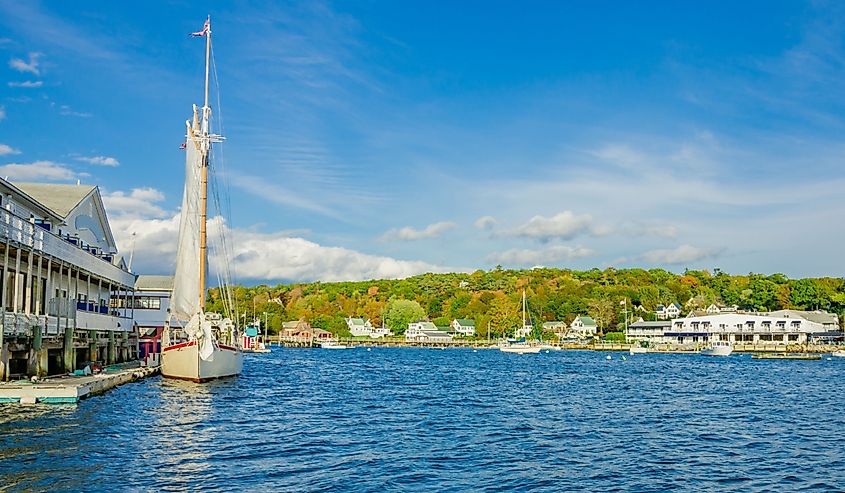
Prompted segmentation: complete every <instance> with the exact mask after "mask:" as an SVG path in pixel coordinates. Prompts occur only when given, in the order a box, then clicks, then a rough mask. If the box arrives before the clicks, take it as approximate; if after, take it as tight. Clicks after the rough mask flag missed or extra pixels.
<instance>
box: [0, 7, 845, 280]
mask: <svg viewBox="0 0 845 493" xmlns="http://www.w3.org/2000/svg"><path fill="white" fill-rule="evenodd" d="M207 9H210V10H207ZM207 15H211V21H212V24H211V25H212V32H213V37H212V39H213V43H212V44H213V59H214V70H213V72H214V73H216V77H212V84H211V85H212V88H211V106H212V110H213V112H214V125H215V128H216V129H218V130H219V131H220V132H221V133H222V134H223V135H224V136H225V137H226V142H225V143H223V144H220V145H218V146H217V148H216V149H215V154H214V159H213V163H214V169H215V177H216V178H215V179H216V183H217V187H216V190H218V192H219V195H220V197H221V198H220V207H219V208H218V209H216V210H217V212H215V214H219V217H217V218H216V219H215V221H214V224H213V225H212V230H214V231H217V232H221V231H222V232H225V236H226V238H227V242H228V243H227V244H228V246H229V250H230V257H231V264H230V265H231V268H232V271H233V274H234V276H235V279H236V280H237V281H239V282H242V283H246V284H254V283H280V282H281V283H287V282H300V281H316V280H319V281H342V280H365V279H373V278H401V277H407V276H411V275H416V274H420V273H425V272H455V271H460V272H471V271H474V270H476V269H491V268H494V267H495V266H497V265H501V266H502V267H504V268H531V267H535V266H545V267H561V268H573V269H590V268H594V267H597V268H600V269H604V268H607V267H615V268H630V267H641V268H655V267H658V268H664V269H668V270H671V271H673V272H683V271H684V270H685V269H711V270H712V269H715V268H718V269H721V270H722V271H725V272H729V273H735V274H744V273H748V272H762V273H784V274H786V275H788V276H790V277H806V276H843V275H845V263H843V262H842V255H841V252H842V245H843V243H845V233H844V232H843V228H842V219H843V217H845V203H843V200H842V194H843V191H845V174H843V166H842V161H843V155H845V154H843V151H845V145H843V140H842V139H843V135H845V134H843V130H845V7H843V6H842V5H840V4H838V3H837V2H829V3H828V2H799V1H793V2H770V1H767V2H740V4H737V2H706V3H700V4H695V3H694V2H602V1H595V2H580V1H573V2H541V1H529V2H496V1H485V2H481V1H466V2H437V1H435V2H430V1H429V2H414V1H408V2H390V1H349V2H324V1H319V0H317V1H314V0H309V1H303V2H299V1H290V2H260V1H259V2H213V3H211V2H206V3H200V2H188V1H174V2H158V1H149V2H145V3H144V4H143V8H138V7H137V4H136V3H130V2H106V1H90V2H84V3H78V2H35V1H32V2H18V1H13V0H0V81H2V85H0V176H3V177H4V178H7V179H9V180H10V181H12V182H14V181H38V182H57V183H76V182H77V181H79V182H81V183H84V184H93V185H97V186H99V187H100V191H101V193H102V195H103V198H104V202H105V204H106V208H107V212H108V214H109V218H110V222H111V227H112V230H113V232H114V235H115V237H116V239H117V242H118V247H119V248H120V250H121V251H122V252H123V253H125V254H126V253H127V252H129V251H133V252H134V255H133V266H132V267H133V270H134V271H135V272H138V273H142V274H166V273H170V272H172V271H173V266H174V255H175V250H176V235H177V230H178V223H179V216H178V214H179V206H180V204H181V196H182V187H183V178H184V156H183V152H184V151H182V150H180V148H179V145H180V144H181V143H182V142H183V141H184V122H185V120H186V119H187V118H189V117H190V114H191V104H193V103H197V104H200V105H201V104H202V96H203V94H202V92H203V71H204V48H205V47H204V38H191V37H189V36H188V33H190V32H192V31H198V30H200V29H201V28H202V24H203V21H204V20H205V18H206V16H207ZM212 75H214V74H212ZM219 251H220V250H219V249H218V252H219ZM218 257H219V255H215V260H219V259H218Z"/></svg>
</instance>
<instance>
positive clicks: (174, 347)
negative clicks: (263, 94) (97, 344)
mask: <svg viewBox="0 0 845 493" xmlns="http://www.w3.org/2000/svg"><path fill="white" fill-rule="evenodd" d="M210 23H211V20H210V19H209V20H207V21H206V22H205V25H204V26H203V30H202V31H200V32H198V33H194V35H196V36H205V38H206V39H205V105H204V106H203V107H202V108H201V111H202V114H201V115H198V113H197V110H198V108H197V107H196V105H194V111H193V118H192V120H188V121H187V122H185V123H186V126H187V133H186V136H185V189H184V194H183V196H182V209H181V222H180V224H179V243H178V249H177V252H176V275H175V276H174V281H173V294H172V297H171V303H170V316H169V317H170V318H169V319H168V320H167V322H166V323H165V329H164V332H163V334H162V354H161V374H162V375H163V376H164V377H167V378H177V379H182V380H191V381H194V382H206V381H209V380H213V379H216V378H223V377H229V376H235V375H239V374H240V373H241V369H242V367H243V353H242V352H241V341H240V337H239V334H238V329H237V327H236V326H235V324H234V322H232V320H231V319H229V318H227V317H223V316H221V315H219V314H216V313H206V312H205V274H206V271H207V266H206V260H207V257H208V255H207V246H206V242H207V237H206V216H207V214H208V207H207V203H208V200H207V198H208V169H209V162H208V160H209V150H210V149H211V144H212V143H213V142H222V140H223V138H222V137H221V136H219V135H215V134H212V133H209V120H210V118H211V108H210V107H209V106H208V68H209V56H210V52H211V26H210ZM222 267H223V268H221V269H218V271H220V272H223V273H224V275H223V277H225V273H226V272H227V271H228V270H227V269H225V266H222ZM222 291H223V292H224V293H226V291H227V290H226V287H225V286H223V289H222ZM223 298H224V299H227V298H228V296H227V295H224V296H223ZM228 299H229V300H230V299H231V298H228ZM226 305H227V304H226V303H224V306H226ZM228 306H231V304H228ZM180 321H182V322H180ZM184 321H187V323H183V322H184Z"/></svg>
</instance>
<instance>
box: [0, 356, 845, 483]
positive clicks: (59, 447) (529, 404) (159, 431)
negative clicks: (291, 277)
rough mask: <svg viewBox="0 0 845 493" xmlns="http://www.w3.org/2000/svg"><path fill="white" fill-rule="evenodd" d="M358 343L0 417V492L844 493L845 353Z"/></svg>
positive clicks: (9, 410)
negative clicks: (206, 379) (717, 353)
mask: <svg viewBox="0 0 845 493" xmlns="http://www.w3.org/2000/svg"><path fill="white" fill-rule="evenodd" d="M607 355H611V353H600V352H591V351H551V352H549V353H545V352H543V353H541V354H534V355H518V354H506V353H501V352H499V351H495V350H477V351H476V350H472V349H449V350H432V349H412V348H373V349H371V350H368V349H365V348H356V349H350V350H341V351H329V350H319V349H313V350H304V349H277V348H273V352H272V353H271V354H264V355H261V354H250V355H246V357H245V361H244V373H243V375H242V376H241V377H239V378H236V379H230V380H226V381H219V382H214V383H210V384H204V385H197V384H192V383H185V382H179V381H171V380H163V379H162V378H161V377H154V378H149V379H146V380H144V381H141V382H138V383H133V384H128V385H124V386H122V387H120V388H118V389H116V390H113V391H111V392H108V393H106V394H104V395H101V396H97V397H93V398H91V399H88V400H85V401H82V402H80V403H79V404H77V405H72V406H55V405H52V406H51V405H43V406H42V405H35V406H21V405H3V406H2V407H0V478H2V482H0V490H9V491H20V490H38V491H41V490H51V491H57V490H58V491H168V490H180V491H182V490H190V491H198V490H203V491H261V490H264V491H290V492H301V491H373V492H377V491H378V492H380V491H572V490H583V491H666V490H680V491H714V490H739V491H843V490H845V393H843V391H842V384H843V378H844V377H845V359H842V358H834V359H833V360H828V359H823V360H821V361H788V360H752V359H751V357H750V355H744V354H734V355H732V356H730V357H728V358H707V357H703V356H698V355H655V354H646V355H634V356H628V355H627V354H626V355H625V357H626V358H627V360H625V361H623V360H622V354H621V353H614V354H612V359H611V360H607V359H606V356H607Z"/></svg>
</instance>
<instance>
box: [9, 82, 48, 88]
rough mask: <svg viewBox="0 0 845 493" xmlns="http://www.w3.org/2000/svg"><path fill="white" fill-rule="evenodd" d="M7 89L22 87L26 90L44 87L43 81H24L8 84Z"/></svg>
mask: <svg viewBox="0 0 845 493" xmlns="http://www.w3.org/2000/svg"><path fill="white" fill-rule="evenodd" d="M8 84H9V87H23V88H27V89H31V88H35V87H41V86H43V85H44V81H42V80H25V81H23V82H14V81H12V82H9V83H8Z"/></svg>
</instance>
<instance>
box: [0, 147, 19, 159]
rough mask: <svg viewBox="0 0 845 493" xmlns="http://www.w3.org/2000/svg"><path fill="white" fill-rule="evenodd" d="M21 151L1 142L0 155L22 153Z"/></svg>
mask: <svg viewBox="0 0 845 493" xmlns="http://www.w3.org/2000/svg"><path fill="white" fill-rule="evenodd" d="M20 153H21V151H19V150H17V149H15V148H13V147H11V146H8V145H6V144H0V156H6V155H8V154H20Z"/></svg>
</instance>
